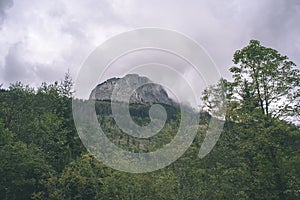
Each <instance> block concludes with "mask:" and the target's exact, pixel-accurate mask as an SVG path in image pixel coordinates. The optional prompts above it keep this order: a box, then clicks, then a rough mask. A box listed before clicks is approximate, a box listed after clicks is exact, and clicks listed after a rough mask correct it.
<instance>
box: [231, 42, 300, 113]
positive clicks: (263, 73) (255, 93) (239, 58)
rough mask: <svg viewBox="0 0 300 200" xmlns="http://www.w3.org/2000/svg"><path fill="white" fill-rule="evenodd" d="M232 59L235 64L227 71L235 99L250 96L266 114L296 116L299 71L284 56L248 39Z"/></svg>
mask: <svg viewBox="0 0 300 200" xmlns="http://www.w3.org/2000/svg"><path fill="white" fill-rule="evenodd" d="M233 62H234V64H236V66H234V67H231V68H230V71H231V72H232V73H233V78H234V81H233V86H234V92H235V94H236V96H235V97H236V98H237V99H240V100H242V101H243V100H245V98H248V100H249V98H250V97H251V99H252V101H253V100H254V102H255V103H257V105H258V106H259V108H260V110H261V112H262V113H263V114H265V115H267V116H270V115H272V116H276V117H277V116H278V117H287V116H292V115H293V116H299V108H300V103H299V102H300V87H299V83H300V73H299V70H298V69H296V68H295V63H293V62H292V61H290V60H289V58H288V57H287V56H283V55H281V54H280V53H278V51H277V50H274V49H272V48H268V47H264V46H262V45H261V44H260V42H259V41H257V40H251V41H250V43H249V45H248V46H246V47H244V48H243V49H241V50H238V51H236V52H235V54H234V57H233ZM246 90H247V91H246ZM247 92H248V96H247V95H246V96H245V94H247ZM249 95H250V96H249ZM254 105H255V104H254Z"/></svg>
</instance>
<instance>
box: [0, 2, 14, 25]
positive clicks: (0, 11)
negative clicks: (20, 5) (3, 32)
mask: <svg viewBox="0 0 300 200" xmlns="http://www.w3.org/2000/svg"><path fill="white" fill-rule="evenodd" d="M13 3H14V2H13V0H1V1H0V28H1V24H2V23H3V21H4V18H5V17H6V10H7V9H9V8H11V7H12V6H13Z"/></svg>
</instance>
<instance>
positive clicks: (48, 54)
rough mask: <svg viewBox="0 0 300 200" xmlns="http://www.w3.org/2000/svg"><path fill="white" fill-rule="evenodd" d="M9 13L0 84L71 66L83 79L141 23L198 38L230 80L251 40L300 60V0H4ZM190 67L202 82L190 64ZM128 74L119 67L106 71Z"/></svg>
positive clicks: (1, 9)
mask: <svg viewBox="0 0 300 200" xmlns="http://www.w3.org/2000/svg"><path fill="white" fill-rule="evenodd" d="M29 2H30V3H29ZM8 9H9V12H8ZM4 18H5V23H3V24H2V26H1V25H0V26H1V29H0V74H1V75H0V83H2V82H3V83H5V84H6V85H7V84H8V83H9V82H11V81H15V80H17V79H18V80H26V81H28V83H31V84H33V85H39V83H40V82H42V81H55V80H58V79H60V78H62V77H63V75H64V73H65V72H66V71H67V69H68V68H69V69H70V71H71V74H72V76H73V77H74V78H76V74H77V73H78V71H79V69H80V66H81V65H82V63H83V62H84V61H85V59H86V58H87V57H88V55H89V54H90V53H91V52H92V51H93V50H94V49H95V48H96V47H97V46H98V45H100V44H101V43H102V42H104V41H105V40H106V39H108V38H110V37H112V36H113V35H116V34H118V33H121V32H123V31H128V30H131V29H134V28H140V27H160V28H167V29H171V30H176V31H179V32H181V33H183V34H186V35H187V36H189V37H191V38H193V39H194V40H196V41H197V42H198V43H199V44H201V45H202V46H203V47H204V48H205V49H206V50H207V51H208V53H209V54H210V55H211V57H212V59H213V60H214V61H215V63H216V65H217V66H218V68H219V70H220V72H221V74H222V75H223V76H224V77H225V78H230V77H231V74H230V73H229V72H228V68H229V67H231V66H232V56H233V53H234V52H235V51H236V50H237V49H241V48H243V47H244V46H246V45H247V44H248V42H249V40H250V39H258V40H260V41H261V43H262V44H263V45H265V46H268V47H272V48H275V49H277V50H279V52H280V53H282V54H284V55H287V56H289V57H290V58H291V60H293V61H295V62H296V64H298V65H300V58H299V55H300V37H299V35H300V20H299V19H300V1H299V0H289V1H286V0H276V1H274V0H264V1H261V0H252V1H240V0H228V1H222V0H214V1H206V0H190V1H180V0H178V1H174V0H165V1H160V0H152V1H151V2H150V1H148V0H86V1H76V2H74V1H72V0H65V1H59V0H53V1H39V0H30V1H15V2H13V1H12V0H1V1H0V19H1V20H2V21H3V19H4ZM1 20H0V21H1ZM151 56H153V55H152V54H149V55H148V57H151ZM142 57H143V58H144V59H140V60H138V61H134V59H139V58H138V56H137V57H134V59H132V60H130V59H127V60H126V61H124V62H127V63H128V64H126V65H128V66H130V64H135V63H140V62H141V61H147V56H146V55H141V56H140V58H142ZM156 57H159V56H156ZM156 57H155V56H154V58H156ZM159 59H161V58H160V57H159ZM164 59H165V60H167V59H169V58H168V57H165V58H164ZM170 59H173V58H170ZM175 61H176V59H175V60H173V63H174V62H175ZM169 63H170V64H171V65H172V64H173V63H172V61H169ZM176 63H177V61H176ZM124 65H125V64H124ZM123 68H124V67H123ZM182 68H184V70H182V73H183V74H184V75H185V76H187V77H188V78H189V79H191V80H193V81H194V83H196V82H197V80H196V79H194V77H193V73H192V72H191V70H189V68H188V66H183V67H182ZM121 74H122V70H120V69H119V68H116V69H115V70H113V69H112V70H110V71H109V73H108V74H106V76H107V77H113V76H120V75H121ZM199 94H200V92H199Z"/></svg>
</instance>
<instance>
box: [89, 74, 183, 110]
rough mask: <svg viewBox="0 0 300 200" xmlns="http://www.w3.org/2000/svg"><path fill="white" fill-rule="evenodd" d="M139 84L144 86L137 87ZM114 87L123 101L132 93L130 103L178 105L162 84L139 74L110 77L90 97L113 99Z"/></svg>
mask: <svg viewBox="0 0 300 200" xmlns="http://www.w3.org/2000/svg"><path fill="white" fill-rule="evenodd" d="M139 85H142V86H140V87H138V88H137V89H136V87H137V86H139ZM114 89H116V91H117V94H118V101H121V102H122V101H125V100H124V99H126V96H128V95H130V94H131V96H130V101H129V103H140V104H154V103H161V104H167V105H171V106H176V105H177V103H176V102H175V101H173V100H172V99H171V98H169V97H168V94H167V92H166V90H165V89H164V88H163V87H162V86H161V85H159V84H156V83H153V82H152V81H151V80H150V79H148V78H147V77H144V76H139V75H137V74H128V75H126V76H124V77H123V78H111V79H108V80H107V81H105V82H103V83H101V84H99V85H97V86H96V87H95V88H94V89H93V90H92V92H91V95H90V99H94V100H111V98H112V93H113V90H114Z"/></svg>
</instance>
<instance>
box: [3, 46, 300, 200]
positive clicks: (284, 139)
mask: <svg viewBox="0 0 300 200" xmlns="http://www.w3.org/2000/svg"><path fill="white" fill-rule="evenodd" d="M234 63H235V64H236V66H235V67H232V68H231V72H232V73H233V77H234V80H233V81H232V82H229V81H226V80H221V81H220V83H219V84H217V85H215V86H211V87H209V88H207V89H206V90H205V91H204V92H203V101H204V102H205V106H204V107H203V110H204V111H205V112H203V113H201V118H200V122H199V123H201V128H200V129H199V130H198V134H197V136H196V138H195V140H194V142H193V143H192V145H191V146H190V147H189V149H188V150H187V152H185V154H184V155H183V156H182V157H181V158H180V159H179V160H177V161H176V162H174V163H173V164H171V165H170V166H168V167H166V168H164V169H161V170H158V171H155V172H151V173H145V174H131V173H125V172H120V171H117V170H114V169H111V168H108V167H106V166H104V165H103V164H102V163H100V162H98V161H97V160H96V159H95V158H94V157H93V156H91V155H90V154H89V153H88V152H87V151H86V149H85V147H84V146H83V145H82V142H81V140H80V138H79V137H78V134H77V131H76V129H75V126H74V122H73V117H72V95H73V92H72V80H71V79H70V76H69V75H68V74H67V75H66V78H65V80H64V81H62V82H60V83H57V82H56V83H54V84H50V85H48V84H46V83H44V84H42V85H41V86H40V87H39V88H37V89H32V88H30V87H29V86H24V85H22V84H21V83H16V84H13V85H11V86H10V87H9V88H8V89H1V90H0V160H1V162H0V177H1V178H0V199H4V200H6V199H7V200H13V199H49V200H55V199H70V200H71V199H72V200H73V199H105V200H106V199H191V200H194V199H299V198H300V170H299V166H300V130H299V126H297V125H295V122H298V121H297V119H299V118H298V117H299V109H298V108H299V71H298V70H296V69H294V68H293V66H294V63H292V62H291V61H289V60H288V58H287V57H284V56H281V55H280V54H279V53H278V52H277V51H275V50H273V49H270V48H266V47H263V46H261V45H260V43H259V42H258V41H251V42H250V44H249V45H248V46H247V47H245V48H243V49H242V50H239V51H237V52H236V53H235V55H234ZM224 98H225V99H226V106H227V108H226V117H225V120H226V121H225V125H224V131H223V133H222V134H221V137H220V138H219V140H218V143H217V144H216V146H215V147H214V149H213V150H212V151H211V152H210V153H209V154H208V155H207V156H206V157H205V158H203V159H200V158H198V152H199V149H200V146H201V144H202V141H203V138H204V136H205V133H206V130H205V129H206V128H207V126H208V125H209V119H210V117H211V116H210V115H208V113H210V114H211V115H212V116H213V115H214V114H219V113H222V112H221V111H222V109H223V106H220V105H221V104H222V101H223V99H224ZM282 100H284V102H282ZM223 103H224V102H223ZM108 104H109V102H98V103H97V104H96V110H97V109H98V110H97V112H98V114H99V115H98V121H99V122H100V124H101V127H102V128H103V129H104V130H105V132H107V134H108V137H109V138H110V140H111V141H112V142H114V143H115V144H116V145H119V146H120V147H122V148H124V149H126V150H131V151H133V152H150V151H155V150H156V149H158V148H161V147H162V146H163V145H165V144H167V143H169V142H170V141H171V140H172V138H173V136H174V134H176V130H177V129H178V125H179V120H178V117H179V116H180V111H179V110H177V109H173V108H168V109H169V111H168V113H170V114H169V116H171V117H170V119H169V120H168V122H167V123H166V125H165V127H164V128H163V130H162V132H161V133H159V134H158V135H157V136H155V137H154V138H151V139H150V140H148V139H147V140H139V139H136V138H133V137H130V136H128V135H127V134H126V133H123V132H122V131H121V130H120V129H119V128H118V127H117V126H116V124H115V122H114V120H113V119H112V118H111V115H110V111H109V108H107V106H108ZM101 105H102V106H101ZM103 105H105V106H103ZM274 105H277V106H274ZM131 109H132V110H131V114H132V115H133V116H134V118H135V121H136V122H138V123H141V124H147V123H149V117H148V115H147V112H148V109H149V106H143V105H131ZM218 109H219V110H218ZM220 109H221V111H220ZM219 111H220V112H219ZM101 113H102V114H101ZM286 117H290V118H289V119H292V122H288V121H286V120H285V119H287V118H286Z"/></svg>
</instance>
